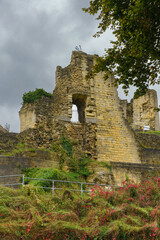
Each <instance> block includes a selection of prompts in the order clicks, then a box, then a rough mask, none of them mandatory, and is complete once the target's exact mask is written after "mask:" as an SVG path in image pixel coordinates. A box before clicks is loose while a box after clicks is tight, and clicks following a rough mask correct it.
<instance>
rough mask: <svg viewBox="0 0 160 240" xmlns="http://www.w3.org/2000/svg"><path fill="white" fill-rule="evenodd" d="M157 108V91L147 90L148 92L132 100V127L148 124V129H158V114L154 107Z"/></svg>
mask: <svg viewBox="0 0 160 240" xmlns="http://www.w3.org/2000/svg"><path fill="white" fill-rule="evenodd" d="M156 108H158V99H157V92H156V91H155V90H151V89H150V90H148V92H147V93H146V94H145V95H143V96H141V97H139V98H138V99H134V100H133V124H132V127H133V128H134V129H137V128H142V129H143V127H144V126H145V125H149V126H150V129H153V130H159V129H160V126H159V114H158V112H157V111H155V109H156Z"/></svg>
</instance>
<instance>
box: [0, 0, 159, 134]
mask: <svg viewBox="0 0 160 240" xmlns="http://www.w3.org/2000/svg"><path fill="white" fill-rule="evenodd" d="M88 6H89V0H0V124H1V125H2V126H4V125H5V123H8V124H10V130H11V131H15V132H19V128H20V126H19V125H20V122H19V115H18V111H19V110H20V108H21V103H22V96H23V94H24V93H25V92H28V91H31V90H35V88H44V89H45V90H46V91H48V92H51V93H52V92H53V89H54V82H55V70H56V66H57V65H60V66H62V67H65V66H67V65H68V64H69V63H70V58H71V53H72V51H73V50H75V47H76V46H77V45H81V47H82V51H84V52H86V53H90V54H99V55H102V54H103V52H104V48H108V47H110V46H111V44H110V40H112V39H113V36H112V33H111V32H110V31H107V32H106V33H105V34H103V36H102V37H101V38H98V39H95V38H93V37H92V36H93V34H94V33H95V32H96V29H97V25H98V23H97V21H96V20H95V17H94V16H90V15H89V14H87V13H84V12H83V11H82V7H88ZM157 90H159V92H160V87H157ZM120 95H121V96H122V94H120ZM130 96H131V95H130Z"/></svg>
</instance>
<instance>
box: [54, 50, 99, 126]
mask: <svg viewBox="0 0 160 240" xmlns="http://www.w3.org/2000/svg"><path fill="white" fill-rule="evenodd" d="M96 56H97V55H88V54H86V53H84V52H81V51H80V52H77V51H73V52H72V57H71V62H70V64H69V65H68V67H65V68H62V67H60V66H58V67H57V69H56V87H55V90H54V91H53V95H54V113H55V115H56V116H57V117H58V119H59V120H61V119H62V120H66V121H70V119H71V117H72V104H75V105H76V106H77V109H78V114H79V122H80V123H82V122H83V123H84V122H96V119H95V118H96V108H95V101H94V96H93V94H94V90H93V88H94V82H93V79H89V80H87V79H86V75H87V74H88V73H89V71H90V70H91V69H92V67H93V64H94V61H95V58H96Z"/></svg>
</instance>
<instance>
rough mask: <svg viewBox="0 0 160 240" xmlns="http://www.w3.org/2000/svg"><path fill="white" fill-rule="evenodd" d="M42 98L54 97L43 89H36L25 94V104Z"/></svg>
mask: <svg viewBox="0 0 160 240" xmlns="http://www.w3.org/2000/svg"><path fill="white" fill-rule="evenodd" d="M42 96H45V97H50V98H51V97H52V94H51V93H48V92H46V91H45V90H44V89H43V88H41V89H38V88H36V90H35V91H29V92H28V93H24V94H23V104H25V103H33V102H35V101H36V100H37V99H40V98H41V97H42Z"/></svg>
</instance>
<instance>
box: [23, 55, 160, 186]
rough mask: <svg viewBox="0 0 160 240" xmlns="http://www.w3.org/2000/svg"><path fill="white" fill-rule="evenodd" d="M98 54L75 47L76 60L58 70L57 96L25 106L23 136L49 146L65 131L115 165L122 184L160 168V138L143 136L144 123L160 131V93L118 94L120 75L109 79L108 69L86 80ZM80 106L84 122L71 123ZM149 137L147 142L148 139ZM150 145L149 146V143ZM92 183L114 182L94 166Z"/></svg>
mask: <svg viewBox="0 0 160 240" xmlns="http://www.w3.org/2000/svg"><path fill="white" fill-rule="evenodd" d="M96 57H97V55H88V54H86V53H84V52H81V51H73V52H72V57H71V62H70V64H69V65H68V66H67V67H65V68H62V67H60V66H58V67H57V69H56V87H55V89H54V91H53V96H52V98H46V97H42V98H41V99H40V100H38V101H36V102H35V103H32V104H31V103H26V104H24V105H23V106H22V108H21V110H20V112H19V115H20V123H21V133H20V137H21V139H22V140H23V141H24V142H26V143H27V144H28V146H35V147H36V148H41V147H44V148H45V147H48V146H49V145H50V144H52V143H53V142H55V141H57V140H58V139H60V138H61V136H62V135H64V136H65V137H66V138H69V139H71V140H75V139H76V140H77V142H78V149H79V151H83V152H85V154H87V155H88V156H90V157H91V158H92V159H93V160H94V162H95V163H96V162H97V163H98V162H99V163H106V164H109V165H111V166H112V178H113V179H114V183H115V184H119V183H120V182H121V181H123V180H124V178H125V173H127V175H128V176H129V177H131V178H133V179H135V180H139V179H140V178H141V175H142V174H143V171H144V170H150V169H158V168H159V167H160V165H159V164H160V137H158V136H156V135H154V136H151V135H148V136H147V135H146V136H144V134H142V130H143V128H144V126H149V128H150V129H151V130H160V125H159V115H158V112H156V111H155V109H156V108H158V100H157V93H156V91H155V90H149V91H148V92H147V93H146V94H145V95H144V96H141V97H139V98H138V99H133V100H131V102H130V103H128V102H127V101H126V100H121V99H120V98H119V97H118V92H117V87H115V85H114V77H113V76H109V77H108V79H107V80H105V79H104V74H103V72H100V73H98V74H96V75H94V76H93V78H89V79H87V78H86V75H87V74H88V73H89V72H90V71H91V70H92V67H93V65H94V64H95V61H96ZM73 105H76V107H77V111H78V119H79V121H78V122H73V121H71V119H72V107H73ZM146 139H147V141H146ZM144 143H145V144H144ZM90 167H91V168H92V169H93V170H94V176H93V177H92V179H90V180H92V181H95V179H100V181H101V182H107V181H109V180H108V179H109V176H110V175H111V173H108V170H106V169H104V167H97V165H96V164H91V166H90Z"/></svg>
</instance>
